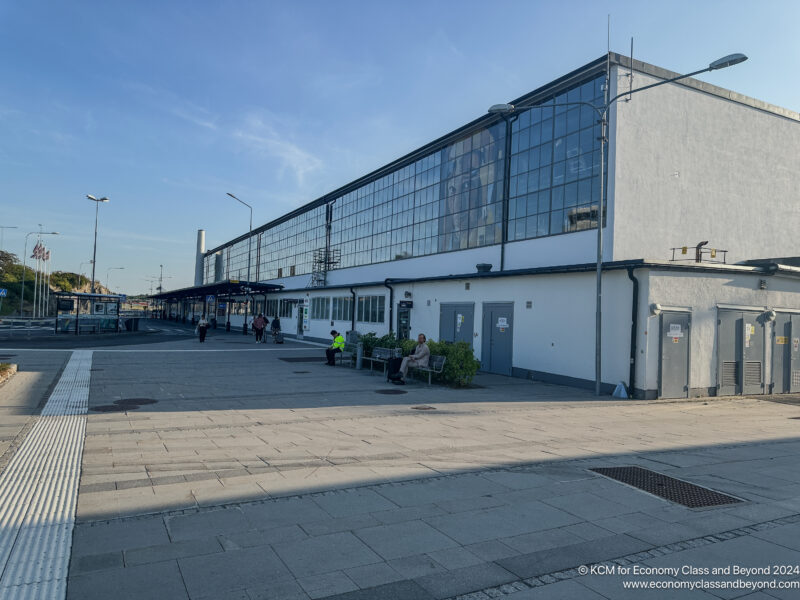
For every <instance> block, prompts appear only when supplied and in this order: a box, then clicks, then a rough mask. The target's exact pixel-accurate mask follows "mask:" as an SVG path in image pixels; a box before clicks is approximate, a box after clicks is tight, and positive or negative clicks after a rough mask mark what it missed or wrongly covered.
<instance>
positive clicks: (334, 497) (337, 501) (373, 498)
mask: <svg viewBox="0 0 800 600" xmlns="http://www.w3.org/2000/svg"><path fill="white" fill-rule="evenodd" d="M313 500H314V502H315V503H316V504H318V505H319V506H320V508H322V509H323V510H324V511H325V512H327V513H328V514H330V515H331V516H332V517H334V518H342V517H352V516H354V515H360V514H364V513H371V512H377V511H384V510H390V509H393V508H397V505H396V504H395V503H394V502H390V501H389V500H387V499H386V498H384V497H383V496H381V495H380V494H378V493H376V492H374V491H372V490H368V489H356V490H345V491H341V492H335V493H331V494H322V495H317V496H314V498H313Z"/></svg>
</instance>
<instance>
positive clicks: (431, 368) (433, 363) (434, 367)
mask: <svg viewBox="0 0 800 600" xmlns="http://www.w3.org/2000/svg"><path fill="white" fill-rule="evenodd" d="M445 360H447V357H446V356H439V355H437V354H432V355H431V357H430V359H429V360H428V366H427V367H409V369H413V370H414V371H419V372H420V373H427V374H428V385H430V384H431V377H432V376H433V375H434V374H436V375H439V374H441V372H442V370H443V369H444V362H445Z"/></svg>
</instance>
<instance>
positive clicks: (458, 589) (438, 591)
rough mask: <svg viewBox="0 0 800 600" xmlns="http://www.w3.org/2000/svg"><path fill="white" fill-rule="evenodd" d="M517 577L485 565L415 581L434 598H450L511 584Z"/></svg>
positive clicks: (499, 568)
mask: <svg viewBox="0 0 800 600" xmlns="http://www.w3.org/2000/svg"><path fill="white" fill-rule="evenodd" d="M516 579H518V578H517V576H516V575H514V574H513V573H510V572H508V571H506V570H505V569H503V568H502V567H501V566H500V565H498V564H496V563H483V564H480V565H473V566H471V567H465V568H462V569H455V570H453V571H445V572H443V573H435V574H433V575H426V576H425V577H419V578H417V579H415V580H414V581H416V582H417V583H418V584H419V585H420V586H422V587H423V588H425V589H426V590H427V591H428V592H429V593H430V594H431V595H432V596H433V597H434V598H450V597H451V596H457V595H459V594H466V593H467V592H472V591H475V590H480V589H482V588H487V587H492V586H497V585H502V584H504V583H510V582H512V581H514V580H516Z"/></svg>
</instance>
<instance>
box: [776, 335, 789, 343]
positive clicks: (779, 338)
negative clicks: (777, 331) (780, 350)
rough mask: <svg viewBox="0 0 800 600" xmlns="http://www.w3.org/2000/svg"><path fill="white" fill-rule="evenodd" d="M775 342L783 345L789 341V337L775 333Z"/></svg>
mask: <svg viewBox="0 0 800 600" xmlns="http://www.w3.org/2000/svg"><path fill="white" fill-rule="evenodd" d="M775 343H776V344H778V345H779V346H784V345H786V344H788V343H789V338H788V337H786V336H785V335H776V336H775Z"/></svg>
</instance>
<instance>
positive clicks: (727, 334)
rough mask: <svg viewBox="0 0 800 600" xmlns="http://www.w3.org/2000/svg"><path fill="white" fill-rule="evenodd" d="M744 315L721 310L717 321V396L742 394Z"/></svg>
mask: <svg viewBox="0 0 800 600" xmlns="http://www.w3.org/2000/svg"><path fill="white" fill-rule="evenodd" d="M741 333H742V313H740V312H735V311H732V310H721V311H719V316H718V319H717V361H718V365H717V395H718V396H734V395H736V394H741V393H742V388H741V384H740V377H739V371H740V368H739V360H740V359H739V357H740V356H741V355H742V336H741Z"/></svg>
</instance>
